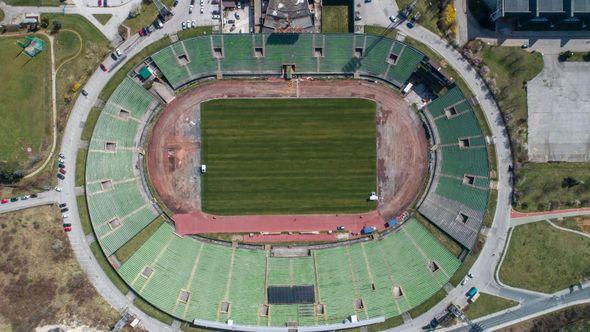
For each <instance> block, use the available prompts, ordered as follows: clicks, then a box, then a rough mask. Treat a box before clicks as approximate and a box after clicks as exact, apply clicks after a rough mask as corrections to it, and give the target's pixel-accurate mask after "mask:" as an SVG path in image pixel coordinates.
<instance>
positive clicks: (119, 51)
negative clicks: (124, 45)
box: [115, 48, 123, 56]
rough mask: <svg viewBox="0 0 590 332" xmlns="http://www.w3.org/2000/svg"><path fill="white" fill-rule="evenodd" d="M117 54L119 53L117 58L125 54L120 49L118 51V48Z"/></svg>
mask: <svg viewBox="0 0 590 332" xmlns="http://www.w3.org/2000/svg"><path fill="white" fill-rule="evenodd" d="M115 53H117V56H121V55H123V53H121V50H120V49H118V48H117V49H115Z"/></svg>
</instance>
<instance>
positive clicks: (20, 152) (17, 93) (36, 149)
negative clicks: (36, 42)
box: [0, 36, 51, 168]
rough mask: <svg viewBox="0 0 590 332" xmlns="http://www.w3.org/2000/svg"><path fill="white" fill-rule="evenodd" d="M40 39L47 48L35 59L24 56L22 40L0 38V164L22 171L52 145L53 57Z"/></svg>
mask: <svg viewBox="0 0 590 332" xmlns="http://www.w3.org/2000/svg"><path fill="white" fill-rule="evenodd" d="M39 37H40V38H43V39H44V40H45V41H46V43H47V49H46V50H45V51H43V52H41V53H40V54H39V55H37V56H36V57H34V58H30V57H28V56H27V55H26V54H24V53H22V54H21V48H20V47H18V46H17V45H16V41H17V40H18V39H19V38H10V37H8V38H1V39H0V57H1V58H2V59H4V60H3V63H2V66H0V77H2V78H3V81H2V88H1V89H0V105H1V106H0V108H1V109H2V110H3V112H2V122H1V123H0V161H9V162H18V164H19V165H20V166H21V167H23V168H28V167H29V166H31V164H33V163H34V162H36V161H41V160H43V159H44V157H45V155H46V154H47V149H48V148H49V147H50V145H51V99H50V98H51V58H50V56H51V55H50V52H49V41H47V40H46V39H45V37H41V36H39ZM28 148H30V149H31V150H30V152H28V151H27V149H28Z"/></svg>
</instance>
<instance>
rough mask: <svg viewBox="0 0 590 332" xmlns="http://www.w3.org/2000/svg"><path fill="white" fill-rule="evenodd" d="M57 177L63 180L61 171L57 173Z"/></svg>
mask: <svg viewBox="0 0 590 332" xmlns="http://www.w3.org/2000/svg"><path fill="white" fill-rule="evenodd" d="M57 178H58V179H60V180H64V179H65V178H66V177H65V176H64V175H63V174H61V173H57Z"/></svg>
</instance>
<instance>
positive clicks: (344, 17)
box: [322, 5, 352, 33]
mask: <svg viewBox="0 0 590 332" xmlns="http://www.w3.org/2000/svg"><path fill="white" fill-rule="evenodd" d="M349 16H350V15H349V13H348V6H346V5H335V6H332V5H328V6H326V5H324V6H323V8H322V32H323V33H333V32H344V33H346V32H352V31H351V28H350V23H349Z"/></svg>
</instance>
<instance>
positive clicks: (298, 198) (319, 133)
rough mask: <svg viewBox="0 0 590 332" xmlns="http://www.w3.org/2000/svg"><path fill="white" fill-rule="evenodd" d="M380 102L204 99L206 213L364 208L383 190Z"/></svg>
mask: <svg viewBox="0 0 590 332" xmlns="http://www.w3.org/2000/svg"><path fill="white" fill-rule="evenodd" d="M375 116H376V105H375V103H374V102H373V101H370V100H365V99H332V98H330V99H217V100H211V101H207V102H204V103H202V104H201V135H202V138H201V139H202V146H201V160H202V163H203V164H206V165H207V173H206V174H205V175H204V176H203V177H202V182H201V194H202V197H201V199H202V201H201V204H202V210H203V211H204V212H207V213H212V214H218V215H244V214H312V213H317V214H320V213H358V212H367V211H370V210H373V209H375V208H376V204H375V203H374V202H368V201H367V198H368V196H369V193H370V192H372V191H376V187H377V174H376V168H377V152H376V151H377V149H376V140H377V139H376V122H375Z"/></svg>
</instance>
